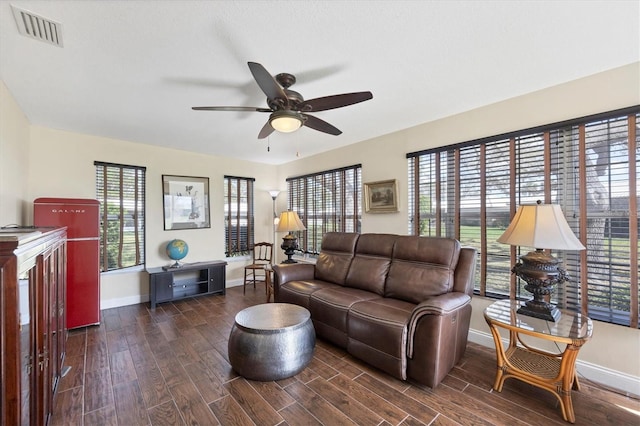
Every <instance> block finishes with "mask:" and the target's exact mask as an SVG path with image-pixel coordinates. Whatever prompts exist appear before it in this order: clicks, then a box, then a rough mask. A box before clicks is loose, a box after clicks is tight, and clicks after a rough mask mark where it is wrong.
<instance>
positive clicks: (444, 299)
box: [407, 291, 471, 358]
mask: <svg viewBox="0 0 640 426" xmlns="http://www.w3.org/2000/svg"><path fill="white" fill-rule="evenodd" d="M469 303H471V297H470V296H469V295H468V294H465V293H459V292H456V291H454V292H451V293H445V294H441V295H439V296H436V297H432V298H429V299H427V300H425V301H423V302H421V303H419V304H418V305H417V306H416V307H415V308H414V309H413V312H412V313H411V318H409V324H408V330H407V356H408V357H409V358H413V340H414V334H415V331H416V328H417V327H418V322H419V321H420V319H421V318H423V317H424V316H426V315H438V316H445V315H448V314H450V313H452V312H455V311H457V310H458V309H461V308H462V307H464V306H466V305H468V304H469Z"/></svg>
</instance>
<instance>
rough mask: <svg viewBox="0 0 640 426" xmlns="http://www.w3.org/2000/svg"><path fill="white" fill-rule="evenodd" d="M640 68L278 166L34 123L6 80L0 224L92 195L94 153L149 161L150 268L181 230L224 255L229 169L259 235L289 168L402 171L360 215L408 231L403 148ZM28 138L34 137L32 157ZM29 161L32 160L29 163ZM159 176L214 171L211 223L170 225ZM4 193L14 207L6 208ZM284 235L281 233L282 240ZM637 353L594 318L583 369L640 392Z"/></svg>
mask: <svg viewBox="0 0 640 426" xmlns="http://www.w3.org/2000/svg"><path fill="white" fill-rule="evenodd" d="M639 76H640V67H639V64H638V63H636V64H633V65H630V66H626V67H622V68H618V69H614V70H611V71H608V72H605V73H601V74H597V75H594V76H591V77H588V78H584V79H581V80H576V81H572V82H569V83H566V84H563V85H560V86H557V87H553V88H550V89H546V90H542V91H540V92H536V93H533V94H528V95H525V96H521V97H517V98H514V99H510V100H507V101H504V102H500V103H497V104H493V105H489V106H486V107H483V108H479V109H476V110H473V111H469V112H466V113H463V114H458V115H455V116H451V117H446V118H443V119H440V120H436V121H433V122H430V123H426V124H423V125H420V126H416V127H414V128H411V129H407V130H404V131H400V132H396V133H393V134H389V135H383V136H380V137H378V138H375V139H371V140H368V141H365V142H361V143H359V144H355V145H351V146H348V147H345V148H342V149H338V150H334V151H331V152H328V153H324V154H320V155H316V156H313V157H309V158H301V159H299V160H297V161H295V162H292V163H288V164H285V165H282V166H278V167H276V166H267V165H263V164H255V163H248V162H243V161H238V160H231V159H227V158H224V159H223V158H218V157H212V156H205V155H198V154H192V153H188V152H182V151H176V150H168V149H162V148H157V147H151V146H148V145H144V144H137V143H132V142H126V141H119V140H113V139H106V138H101V137H97V136H90V135H81V134H77V133H72V132H64V131H58V130H52V129H46V128H42V127H38V126H29V125H28V122H27V121H26V119H24V117H23V115H22V113H21V112H20V109H19V107H18V106H17V105H16V104H15V102H13V100H12V99H9V100H7V99H5V98H6V97H7V91H6V89H5V88H4V85H1V86H0V90H2V92H1V93H0V94H2V114H3V116H4V115H5V114H8V116H10V117H17V119H16V120H17V121H16V122H17V123H20V124H19V125H17V126H15V127H16V128H15V129H14V127H13V126H11V128H10V129H9V130H7V128H5V125H4V124H3V125H2V128H1V129H0V137H1V139H0V143H2V146H1V147H2V153H3V155H2V158H1V160H0V161H1V163H0V164H1V165H2V168H3V169H2V170H3V171H2V173H3V175H2V176H3V182H1V187H0V188H1V189H2V201H3V202H2V204H3V207H2V209H0V223H8V222H15V221H16V218H20V217H22V216H26V217H27V219H28V220H31V217H30V215H31V212H30V207H31V206H30V203H31V202H32V200H33V199H34V198H37V197H40V196H69V197H94V196H95V179H94V166H93V161H94V160H100V161H109V162H115V163H124V164H135V165H141V166H146V167H147V183H148V185H147V187H148V191H147V261H148V266H158V265H163V264H165V263H167V259H166V258H165V257H164V256H163V249H162V248H163V246H164V244H166V242H167V241H169V240H170V239H172V238H183V239H185V240H186V241H187V242H188V243H189V245H190V254H189V257H188V260H189V261H198V260H208V259H219V258H222V257H223V256H224V253H223V247H222V244H221V242H220V241H221V240H222V237H223V231H222V230H223V226H224V225H223V222H222V204H221V202H222V176H223V175H224V174H232V175H240V176H253V177H255V178H256V192H255V194H256V225H257V235H258V239H264V240H267V241H270V240H271V238H272V231H271V229H272V228H271V215H272V204H271V198H270V196H269V195H268V193H267V192H266V191H267V190H269V189H280V190H285V189H286V182H285V179H286V178H287V177H290V176H296V175H300V174H305V173H311V172H317V171H321V170H325V169H329V168H335V167H341V166H348V165H352V164H356V163H361V164H362V173H363V181H364V182H370V181H377V180H385V179H397V181H398V189H399V197H398V198H399V200H400V202H399V212H398V213H392V214H378V215H375V214H363V220H362V231H363V232H390V233H400V234H404V233H407V205H406V200H407V161H406V157H405V155H406V153H408V152H413V151H419V150H423V149H427V148H431V147H436V146H442V145H447V144H451V143H457V142H464V141H467V140H472V139H476V138H481V137H486V136H492V135H496V134H500V133H504V132H508V131H513V130H519V129H524V128H528V127H534V126H537V125H543V124H549V123H553V122H557V121H562V120H566V119H571V118H577V117H580V116H584V115H589V114H594V113H600V112H605V111H609V110H614V109H618V108H623V107H628V106H632V105H637V104H640V82H639V78H638V77H639ZM434 101H437V100H434ZM6 110H8V111H6ZM21 117H22V118H21ZM2 118H4V117H2ZM2 121H3V122H4V121H5V120H4V119H3V120H2ZM29 133H30V134H29ZM24 145H30V149H29V151H28V152H29V153H28V161H25V157H26V154H25V148H24V147H23V146H24ZM5 153H6V155H5ZM17 164H20V166H17ZM24 164H28V165H29V168H28V170H27V169H26V168H24ZM5 170H9V178H10V179H11V182H21V184H20V185H18V187H17V188H13V187H10V185H9V184H8V183H7V182H9V181H7V182H5V181H4V175H5ZM162 174H176V175H190V176H206V177H209V179H210V190H211V220H212V227H211V229H207V230H185V231H164V230H163V227H162V202H161V200H162V197H161V175H162ZM25 182H26V183H27V185H28V187H27V188H24V185H25ZM5 193H6V194H7V195H8V198H7V199H8V200H9V203H11V204H14V205H13V206H9V207H5ZM286 199H287V197H286V193H284V192H283V193H281V194H280V195H279V197H278V201H277V203H278V205H277V210H278V211H282V210H284V209H286ZM23 223H29V222H23ZM281 237H282V236H281V235H278V236H277V238H278V240H279V239H280V238H281ZM243 265H244V263H243V262H233V263H231V264H230V265H229V268H228V274H227V281H228V282H229V283H235V282H237V280H238V278H239V277H240V275H241V271H242V266H243ZM147 294H148V284H147V276H146V274H145V273H143V272H134V273H109V274H103V276H102V302H103V306H113V305H117V304H125V303H137V302H138V301H140V300H145V299H146V297H147ZM488 303H490V301H488V300H486V299H482V298H474V300H473V305H474V313H473V317H472V324H471V326H472V330H471V333H470V339H471V340H475V341H478V342H481V343H483V344H487V345H491V341H490V337H489V334H488V328H487V326H486V323H485V322H484V319H483V317H482V310H483V309H484V307H485V306H486V305H487V304H488ZM639 355H640V331H639V330H633V329H629V328H626V327H619V326H613V325H609V324H601V323H597V324H596V326H595V332H594V337H593V340H592V341H591V342H590V343H589V344H587V345H586V346H585V347H584V349H583V350H582V351H581V353H580V357H579V359H580V363H581V364H580V366H579V368H581V369H583V370H584V373H583V374H585V375H587V374H588V375H589V376H591V377H596V378H597V377H599V376H598V374H600V373H602V377H604V378H603V379H601V380H600V381H602V382H605V383H607V384H608V385H610V386H614V387H618V388H620V389H624V390H627V391H632V392H635V393H636V394H640V365H639V363H638V356H639Z"/></svg>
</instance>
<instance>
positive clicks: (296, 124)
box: [269, 111, 302, 133]
mask: <svg viewBox="0 0 640 426" xmlns="http://www.w3.org/2000/svg"><path fill="white" fill-rule="evenodd" d="M269 124H271V127H273V128H274V130H277V131H278V132H282V133H291V132H295V131H296V130H298V129H299V128H300V127H301V126H302V117H300V115H299V114H298V113H295V112H293V111H275V112H274V113H273V114H271V117H270V118H269Z"/></svg>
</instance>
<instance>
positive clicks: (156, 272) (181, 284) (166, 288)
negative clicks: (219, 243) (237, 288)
mask: <svg viewBox="0 0 640 426" xmlns="http://www.w3.org/2000/svg"><path fill="white" fill-rule="evenodd" d="M226 266H227V262H224V261H222V260H216V261H212V262H197V263H186V264H183V265H181V266H180V267H178V268H168V269H165V268H150V269H147V273H148V274H149V290H150V292H151V297H150V304H151V309H155V307H156V305H157V304H158V303H161V302H169V301H173V300H180V299H184V298H187V297H193V296H200V295H203V294H225V290H226Z"/></svg>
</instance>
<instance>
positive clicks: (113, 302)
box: [100, 278, 242, 310]
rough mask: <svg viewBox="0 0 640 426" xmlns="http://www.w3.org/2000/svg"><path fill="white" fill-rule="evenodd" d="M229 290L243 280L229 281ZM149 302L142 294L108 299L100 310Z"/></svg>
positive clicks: (102, 302) (147, 297)
mask: <svg viewBox="0 0 640 426" xmlns="http://www.w3.org/2000/svg"><path fill="white" fill-rule="evenodd" d="M226 284H227V288H229V287H237V286H240V285H242V278H238V279H236V280H229V281H227V283H226ZM148 301H149V295H148V294H141V295H139V296H129V297H121V298H118V299H108V300H101V301H100V310H103V309H111V308H119V307H120V306H129V305H137V304H138V303H146V302H148Z"/></svg>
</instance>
